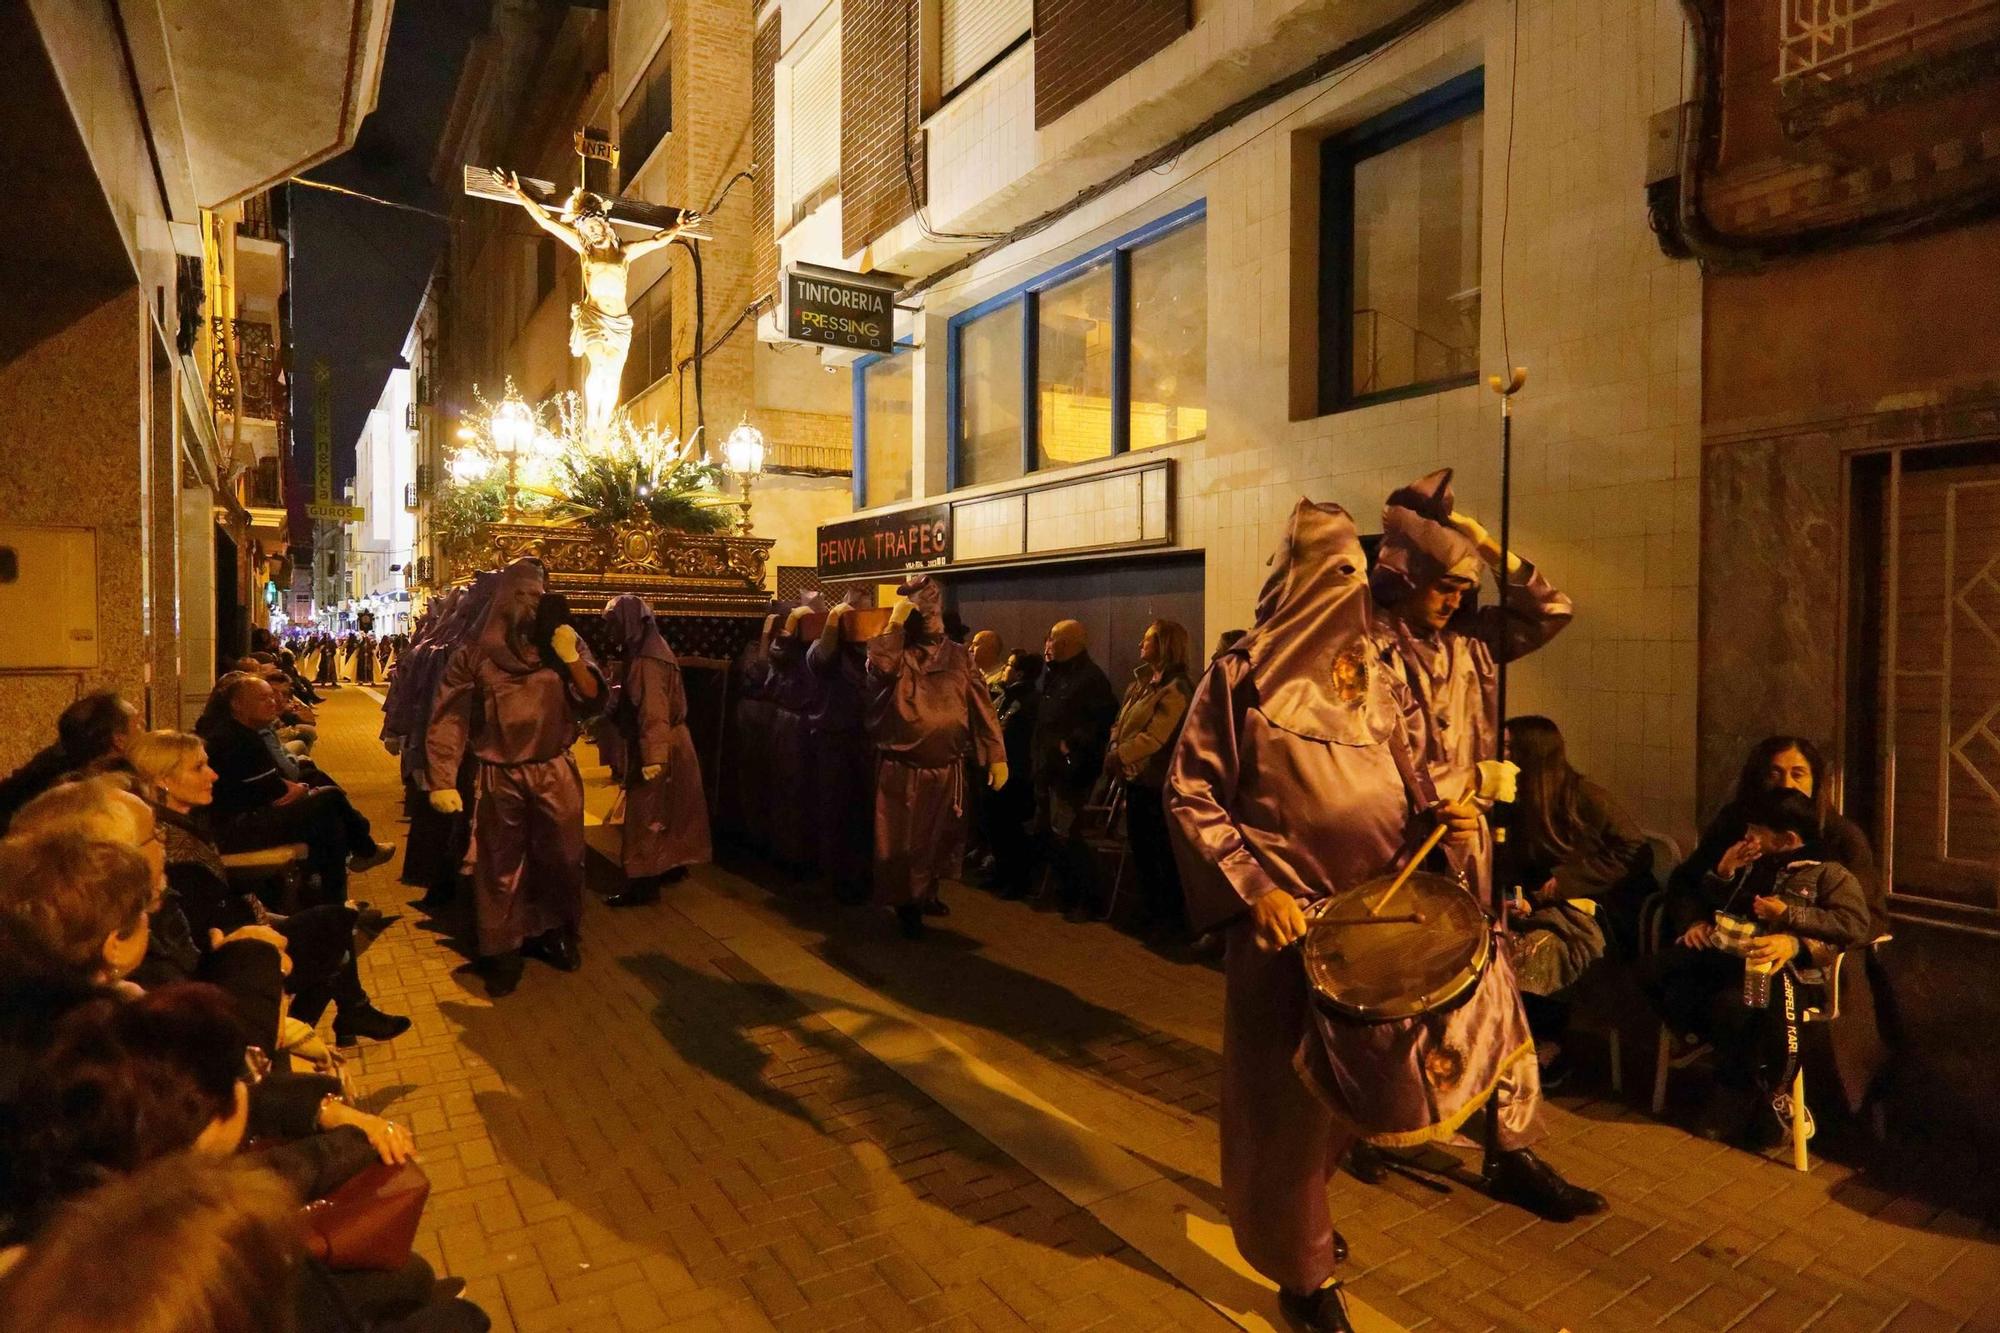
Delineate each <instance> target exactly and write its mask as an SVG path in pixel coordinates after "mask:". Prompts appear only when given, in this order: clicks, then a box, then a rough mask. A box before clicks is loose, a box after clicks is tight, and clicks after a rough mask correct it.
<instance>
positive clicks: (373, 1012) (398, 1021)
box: [333, 1004, 410, 1046]
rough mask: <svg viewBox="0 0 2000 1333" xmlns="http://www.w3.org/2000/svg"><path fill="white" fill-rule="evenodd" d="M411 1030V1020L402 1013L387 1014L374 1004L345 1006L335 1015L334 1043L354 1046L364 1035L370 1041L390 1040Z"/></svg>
mask: <svg viewBox="0 0 2000 1333" xmlns="http://www.w3.org/2000/svg"><path fill="white" fill-rule="evenodd" d="M409 1030H410V1020H409V1019H407V1018H404V1017H403V1016H402V1015H401V1014H385V1013H383V1012H382V1011H381V1010H380V1009H377V1008H376V1007H375V1006H374V1005H372V1004H358V1005H356V1006H354V1008H352V1009H347V1008H343V1009H341V1011H340V1012H339V1013H337V1014H335V1015H334V1016H333V1044H334V1045H336V1046H352V1045H354V1043H356V1042H358V1041H360V1040H361V1039H362V1038H363V1037H366V1038H368V1039H369V1040H370V1041H390V1040H392V1039H394V1038H396V1037H400V1036H402V1035H403V1034H404V1033H405V1032H408V1031H409Z"/></svg>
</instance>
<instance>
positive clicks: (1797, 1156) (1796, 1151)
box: [1653, 935, 1895, 1171]
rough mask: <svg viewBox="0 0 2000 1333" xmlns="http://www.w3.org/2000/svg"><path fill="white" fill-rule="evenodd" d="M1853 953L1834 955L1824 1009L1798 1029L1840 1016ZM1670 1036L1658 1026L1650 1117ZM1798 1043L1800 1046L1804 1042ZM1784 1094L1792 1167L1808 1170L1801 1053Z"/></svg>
mask: <svg viewBox="0 0 2000 1333" xmlns="http://www.w3.org/2000/svg"><path fill="white" fill-rule="evenodd" d="M1894 938H1895V936H1893V935H1880V936H1877V937H1876V938H1875V939H1873V940H1870V941H1869V942H1868V943H1867V944H1865V945H1862V946H1861V948H1862V949H1868V950H1872V949H1874V948H1876V947H1877V946H1878V945H1883V944H1887V943H1888V942H1889V941H1890V940H1892V939H1894ZM1856 952H1859V950H1855V949H1850V950H1848V951H1847V953H1843V954H1840V955H1838V956H1836V957H1835V958H1834V960H1833V962H1832V963H1831V964H1830V965H1829V966H1828V967H1827V968H1826V969H1825V970H1826V995H1827V1000H1826V1007H1825V1008H1824V1009H1821V1008H1818V1007H1811V1008H1806V1009H1802V1010H1800V1011H1799V1017H1798V1022H1799V1026H1800V1027H1804V1026H1805V1025H1807V1024H1808V1023H1831V1022H1833V1021H1834V1020H1835V1019H1837V1018H1839V1017H1840V974H1841V969H1842V968H1843V967H1844V966H1845V965H1846V962H1847V958H1848V954H1851V953H1856ZM1672 1037H1673V1034H1672V1033H1671V1032H1670V1031H1669V1030H1668V1028H1667V1025H1666V1024H1664V1023H1662V1024H1661V1025H1660V1055H1659V1061H1658V1064H1657V1066H1656V1067H1655V1070H1654V1074H1653V1114H1654V1115H1659V1114H1660V1113H1661V1112H1662V1111H1663V1110H1665V1109H1666V1105H1667V1074H1668V1072H1669V1071H1670V1069H1671V1067H1672V1066H1671V1064H1670V1062H1669V1060H1668V1057H1667V1047H1668V1045H1669V1043H1670V1042H1671V1041H1672ZM1800 1044H1801V1046H1803V1045H1804V1043H1800ZM1785 1095H1786V1098H1787V1099H1788V1101H1789V1103H1790V1108H1789V1109H1790V1114H1789V1115H1788V1116H1787V1120H1788V1121H1789V1122H1790V1135H1791V1141H1792V1167H1793V1169H1794V1170H1798V1171H1810V1170H1811V1169H1812V1162H1811V1158H1810V1156H1809V1155H1808V1153H1807V1152H1806V1141H1807V1139H1809V1138H1810V1137H1811V1125H1812V1113H1811V1112H1810V1111H1808V1110H1807V1108H1806V1066H1805V1059H1804V1056H1803V1052H1801V1056H1800V1059H1799V1062H1798V1064H1797V1066H1796V1067H1795V1068H1794V1069H1793V1071H1792V1086H1791V1088H1790V1089H1789V1090H1788V1091H1787V1092H1786V1094H1785Z"/></svg>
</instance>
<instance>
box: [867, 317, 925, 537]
mask: <svg viewBox="0 0 2000 1333" xmlns="http://www.w3.org/2000/svg"><path fill="white" fill-rule="evenodd" d="M916 365H917V357H916V353H915V352H912V351H909V350H903V351H898V352H896V353H894V354H893V355H890V356H873V357H868V358H867V359H865V360H862V361H858V362H856V363H855V366H854V443H855V450H854V503H855V505H856V507H858V508H862V509H872V508H874V507H875V506H876V505H888V504H895V503H896V502H897V501H899V500H907V499H909V498H910V492H911V484H910V470H911V467H912V464H913V461H914V454H913V452H912V450H911V430H912V423H913V422H914V421H915V419H916V418H915V408H916V395H915V394H914V392H913V390H914V388H915V384H916Z"/></svg>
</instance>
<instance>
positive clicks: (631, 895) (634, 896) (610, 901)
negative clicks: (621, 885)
mask: <svg viewBox="0 0 2000 1333" xmlns="http://www.w3.org/2000/svg"><path fill="white" fill-rule="evenodd" d="M658 901H660V886H659V885H658V884H656V883H653V882H651V881H648V882H646V883H643V884H627V885H626V886H625V891H624V892H623V893H614V894H612V895H611V896H610V897H609V898H606V899H605V900H604V905H605V906H606V907H651V906H652V905H653V904H654V903H656V902H658Z"/></svg>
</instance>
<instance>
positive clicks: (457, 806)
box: [431, 787, 465, 815]
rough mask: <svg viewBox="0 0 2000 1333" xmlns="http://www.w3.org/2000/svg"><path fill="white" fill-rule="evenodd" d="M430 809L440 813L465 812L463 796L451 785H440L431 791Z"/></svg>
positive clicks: (454, 813) (456, 813) (458, 813)
mask: <svg viewBox="0 0 2000 1333" xmlns="http://www.w3.org/2000/svg"><path fill="white" fill-rule="evenodd" d="M431 809H433V810H435V811H437V812H438V813H439V814H441V815H462V814H464V813H465V798H464V797H463V796H460V795H459V794H458V792H457V791H456V790H454V789H453V788H451V787H440V788H438V790H436V791H434V792H432V793H431Z"/></svg>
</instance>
